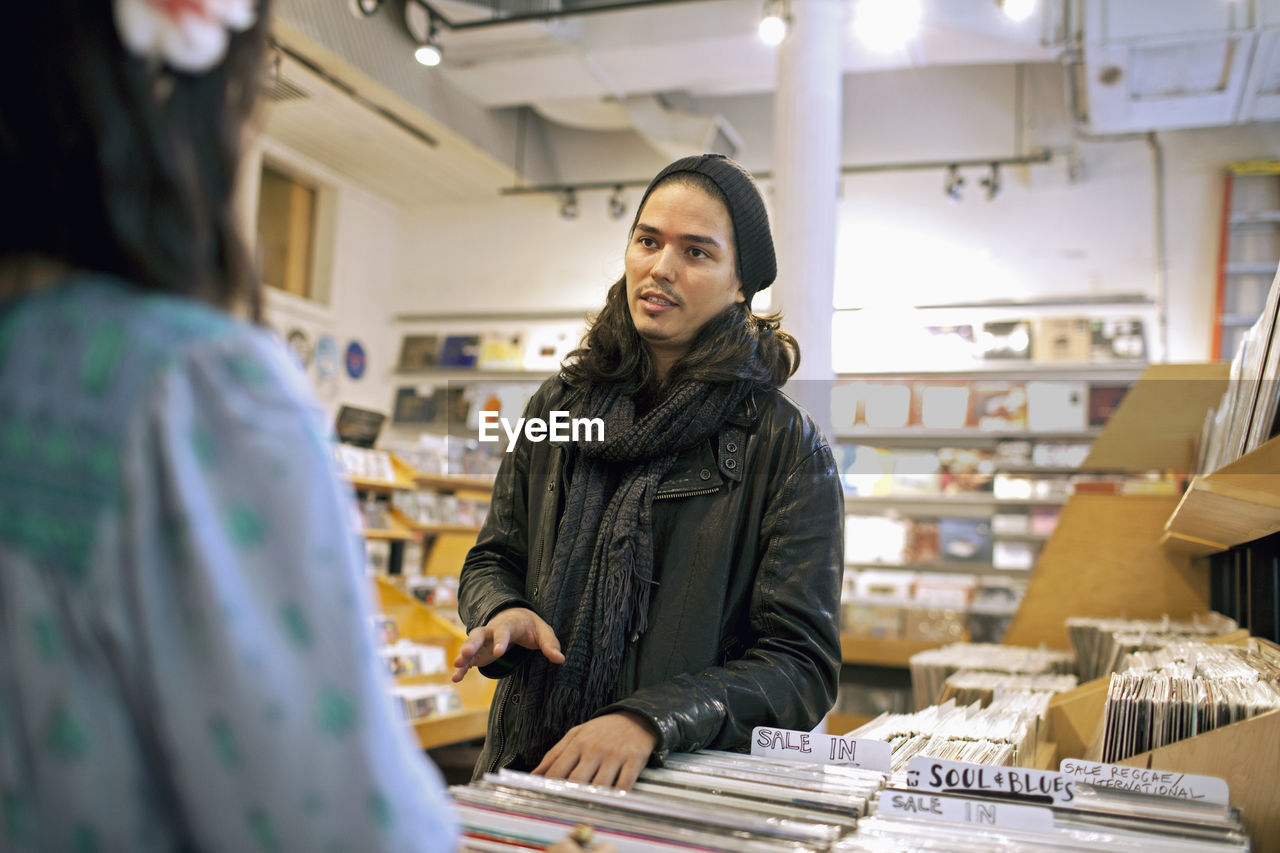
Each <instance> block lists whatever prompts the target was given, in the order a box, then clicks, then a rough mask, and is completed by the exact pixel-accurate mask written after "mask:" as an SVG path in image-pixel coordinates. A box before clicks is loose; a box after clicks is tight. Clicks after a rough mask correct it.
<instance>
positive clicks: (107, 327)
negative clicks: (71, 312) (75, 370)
mask: <svg viewBox="0 0 1280 853" xmlns="http://www.w3.org/2000/svg"><path fill="white" fill-rule="evenodd" d="M125 340H126V335H125V331H124V327H123V326H122V325H120V324H119V323H105V324H103V325H102V326H99V327H98V328H97V330H95V331H94V333H93V337H91V338H90V339H89V343H88V344H87V345H86V346H85V349H84V362H83V364H82V366H81V374H80V381H81V383H82V384H83V385H84V389H85V390H86V391H87V392H89V393H90V394H92V395H94V396H101V395H102V394H104V393H105V392H106V391H107V389H108V388H109V387H110V385H111V381H112V379H114V378H115V375H116V371H117V370H118V369H119V367H120V354H121V352H122V351H123V350H124V346H125Z"/></svg>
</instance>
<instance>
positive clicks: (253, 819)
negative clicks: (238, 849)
mask: <svg viewBox="0 0 1280 853" xmlns="http://www.w3.org/2000/svg"><path fill="white" fill-rule="evenodd" d="M245 821H246V822H247V823H248V825H249V832H250V834H251V835H253V838H254V840H255V841H257V842H258V847H259V849H262V850H279V849H280V839H279V838H278V837H277V835H276V828H275V825H274V824H272V822H271V818H269V817H267V816H266V815H265V814H263V812H262V811H261V810H259V809H253V810H252V811H250V812H249V814H248V815H246V816H245Z"/></svg>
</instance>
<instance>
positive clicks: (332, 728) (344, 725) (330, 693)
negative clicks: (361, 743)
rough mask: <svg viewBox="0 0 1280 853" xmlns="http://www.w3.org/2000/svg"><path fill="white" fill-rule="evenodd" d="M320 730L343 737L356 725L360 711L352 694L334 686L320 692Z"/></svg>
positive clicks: (318, 714) (318, 715)
mask: <svg viewBox="0 0 1280 853" xmlns="http://www.w3.org/2000/svg"><path fill="white" fill-rule="evenodd" d="M317 717H318V721H319V724H320V730H321V731H322V732H324V733H325V734H327V735H331V736H333V737H343V736H345V735H348V734H350V733H351V732H352V730H353V729H355V727H356V722H357V719H358V712H357V710H356V703H355V700H354V699H353V698H352V696H351V695H350V694H348V693H346V692H345V691H342V690H338V689H337V688H334V687H326V688H325V689H324V690H323V691H322V692H321V693H320V704H319V708H318V712H317Z"/></svg>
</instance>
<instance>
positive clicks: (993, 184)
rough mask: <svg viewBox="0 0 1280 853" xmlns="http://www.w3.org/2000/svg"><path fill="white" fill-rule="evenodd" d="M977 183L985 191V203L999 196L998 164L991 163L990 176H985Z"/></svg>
mask: <svg viewBox="0 0 1280 853" xmlns="http://www.w3.org/2000/svg"><path fill="white" fill-rule="evenodd" d="M979 183H980V184H982V186H983V188H984V189H986V191H987V201H993V200H994V199H995V197H996V196H998V195H1000V164H999V163H992V164H991V174H990V175H987V176H986V177H985V178H983V179H982V180H981V181H979Z"/></svg>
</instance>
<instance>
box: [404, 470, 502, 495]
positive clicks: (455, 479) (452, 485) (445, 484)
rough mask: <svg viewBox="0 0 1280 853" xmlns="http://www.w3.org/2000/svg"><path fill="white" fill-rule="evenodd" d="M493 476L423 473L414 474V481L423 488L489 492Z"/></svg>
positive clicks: (442, 490)
mask: <svg viewBox="0 0 1280 853" xmlns="http://www.w3.org/2000/svg"><path fill="white" fill-rule="evenodd" d="M493 480H494V478H493V477H472V476H468V475H465V474H423V473H418V474H416V475H415V476H414V482H415V483H417V485H418V486H419V487H420V488H423V489H435V490H436V491H441V492H456V491H476V492H485V493H488V492H490V491H492V490H493Z"/></svg>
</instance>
